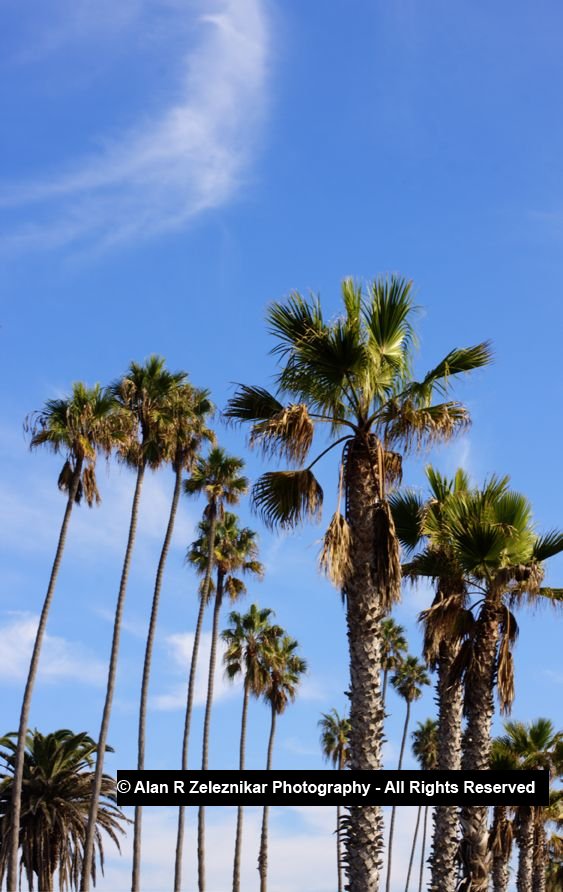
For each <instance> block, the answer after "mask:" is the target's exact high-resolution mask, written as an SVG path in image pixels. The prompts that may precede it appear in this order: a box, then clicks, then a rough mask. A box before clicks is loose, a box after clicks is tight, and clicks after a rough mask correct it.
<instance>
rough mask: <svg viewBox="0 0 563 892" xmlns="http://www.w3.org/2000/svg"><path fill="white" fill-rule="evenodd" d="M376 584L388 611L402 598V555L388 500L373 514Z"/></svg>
mask: <svg viewBox="0 0 563 892" xmlns="http://www.w3.org/2000/svg"><path fill="white" fill-rule="evenodd" d="M373 534H374V543H375V549H374V551H375V568H374V570H375V580H374V581H375V584H376V586H377V589H378V592H379V596H380V599H381V607H382V609H383V610H384V611H385V612H387V611H389V610H391V608H392V606H393V604H396V603H398V602H399V601H400V600H401V557H400V553H399V540H398V538H397V533H396V532H395V524H394V522H393V515H392V514H391V509H390V507H389V504H388V503H387V501H385V500H382V501H380V502H379V504H378V505H376V507H375V510H374V515H373Z"/></svg>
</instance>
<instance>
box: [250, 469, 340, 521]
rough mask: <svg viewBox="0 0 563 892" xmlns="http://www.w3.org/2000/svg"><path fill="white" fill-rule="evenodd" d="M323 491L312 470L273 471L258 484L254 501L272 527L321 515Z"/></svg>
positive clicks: (261, 514) (259, 480) (253, 496)
mask: <svg viewBox="0 0 563 892" xmlns="http://www.w3.org/2000/svg"><path fill="white" fill-rule="evenodd" d="M322 501H323V491H322V488H321V486H320V484H319V483H318V481H317V480H316V478H315V476H314V474H313V472H312V471H310V470H309V469H308V468H306V469H304V470H302V471H269V472H268V473H266V474H263V475H262V476H261V477H260V478H259V479H258V481H257V482H256V483H255V484H254V487H253V490H252V504H253V507H254V509H255V510H256V511H257V512H258V514H259V515H260V517H261V518H262V520H263V521H264V523H265V524H266V526H267V527H269V528H270V529H271V528H273V527H276V526H280V527H282V528H290V527H293V526H296V524H298V523H299V522H300V521H301V520H304V519H305V518H313V519H318V518H320V514H321V509H322Z"/></svg>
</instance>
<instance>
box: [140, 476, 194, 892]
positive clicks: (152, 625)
mask: <svg viewBox="0 0 563 892" xmlns="http://www.w3.org/2000/svg"><path fill="white" fill-rule="evenodd" d="M181 489H182V469H181V467H180V468H177V469H176V476H175V481H174V492H173V494H172V503H171V505H170V515H169V517H168V525H167V527H166V533H165V536H164V541H163V543H162V550H161V552H160V559H159V562H158V568H157V571H156V579H155V583H154V595H153V599H152V609H151V616H150V622H149V630H148V635H147V644H146V648H145V661H144V665H143V681H142V684H141V705H140V708H139V738H138V751H137V770H138V771H143V769H144V767H145V743H146V727H147V702H148V697H149V681H150V674H151V663H152V652H153V647H154V636H155V633H156V622H157V618H158V608H159V604H160V592H161V590H162V579H163V576H164V568H165V566H166V559H167V557H168V552H169V550H170V542H171V541H172V534H173V532H174V524H175V521H176V513H177V511H178V502H179V500H180V492H181ZM142 820H143V807H142V806H141V805H136V806H135V825H134V829H133V873H132V881H131V889H132V892H139V889H140V888H141V832H142Z"/></svg>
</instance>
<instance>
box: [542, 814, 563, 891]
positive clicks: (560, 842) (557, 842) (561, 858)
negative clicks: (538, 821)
mask: <svg viewBox="0 0 563 892" xmlns="http://www.w3.org/2000/svg"><path fill="white" fill-rule="evenodd" d="M561 823H563V816H562V818H561V821H560V824H561ZM545 879H546V884H545V892H561V887H562V886H563V836H559V835H558V834H557V833H553V834H552V835H551V836H550V838H549V839H548V841H547V870H546V878H545Z"/></svg>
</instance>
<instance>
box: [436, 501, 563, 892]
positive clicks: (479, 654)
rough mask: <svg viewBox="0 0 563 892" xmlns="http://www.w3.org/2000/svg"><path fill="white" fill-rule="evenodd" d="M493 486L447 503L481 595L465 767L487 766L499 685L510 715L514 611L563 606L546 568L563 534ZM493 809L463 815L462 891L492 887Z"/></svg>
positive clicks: (461, 671) (465, 649)
mask: <svg viewBox="0 0 563 892" xmlns="http://www.w3.org/2000/svg"><path fill="white" fill-rule="evenodd" d="M491 489H494V486H493V487H485V489H484V490H482V491H479V490H475V491H471V492H468V493H465V494H460V495H458V497H457V498H456V499H455V500H452V501H451V503H448V506H447V510H446V511H445V512H444V514H445V518H446V519H445V524H446V526H447V535H448V538H449V541H450V544H451V547H452V549H453V553H454V556H455V560H456V562H458V564H459V565H460V566H461V567H462V569H463V572H464V575H465V578H466V580H467V584H468V587H471V588H473V590H474V591H477V592H479V594H480V596H481V600H480V601H479V602H478V603H477V604H476V605H475V607H476V608H478V613H477V616H476V618H475V622H474V626H473V629H472V630H471V632H470V636H469V637H468V639H467V641H465V642H464V643H463V644H462V647H461V648H460V652H459V654H458V657H457V658H456V665H455V666H454V667H452V675H453V676H455V675H456V673H457V674H458V675H459V677H462V678H463V680H464V691H465V693H464V710H465V714H466V716H467V727H466V733H465V737H464V747H463V759H462V768H463V769H466V770H473V771H478V770H482V769H485V768H487V767H488V765H489V761H490V755H491V722H492V716H493V713H494V702H493V692H494V688H495V686H496V687H497V692H498V696H499V700H500V705H501V710H502V711H503V712H508V711H509V710H510V707H511V704H512V700H513V698H514V675H513V658H512V645H513V643H514V640H515V638H516V635H517V632H518V626H517V623H516V620H515V618H514V616H513V614H512V612H511V610H510V606H511V605H512V604H515V603H516V604H518V603H520V602H521V601H522V600H524V599H527V600H529V601H537V600H538V599H540V598H542V599H544V600H546V601H550V602H552V603H557V602H559V601H561V600H563V590H559V589H546V588H542V586H541V583H542V581H543V575H544V570H543V562H544V561H545V560H547V559H548V558H549V557H551V556H553V555H555V554H557V553H559V552H560V551H562V550H563V534H561V533H558V532H550V533H548V534H546V535H545V536H543V537H538V536H537V535H536V534H535V532H534V529H533V525H532V516H531V508H530V504H529V502H528V501H527V499H525V498H524V496H522V495H520V494H519V493H515V492H511V491H507V490H506V488H505V487H499V492H500V494H498V493H497V494H495V495H493V496H492V495H491ZM487 815H488V809H487V807H486V806H463V807H462V809H461V818H460V819H461V825H462V846H461V850H460V854H461V858H462V864H463V869H464V880H463V883H462V886H461V889H464V890H468V889H471V892H484V890H486V888H487V886H488V879H489V872H490V857H489V851H488V828H487Z"/></svg>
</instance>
